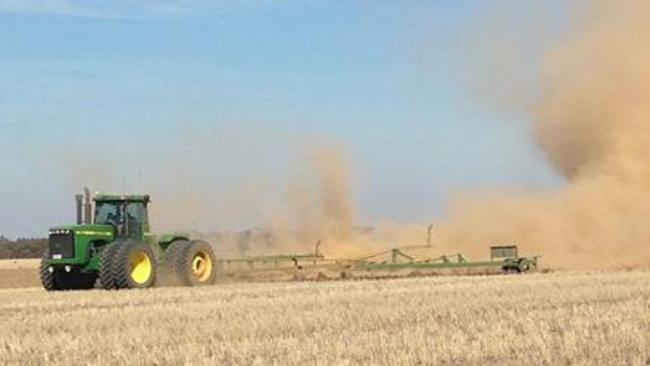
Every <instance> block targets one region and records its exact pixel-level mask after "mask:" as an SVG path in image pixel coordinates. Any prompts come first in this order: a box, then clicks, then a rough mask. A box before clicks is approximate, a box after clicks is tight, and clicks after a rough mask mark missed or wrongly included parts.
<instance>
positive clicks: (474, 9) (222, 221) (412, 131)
mask: <svg viewBox="0 0 650 366" xmlns="http://www.w3.org/2000/svg"><path fill="white" fill-rule="evenodd" d="M533 3H535V4H538V5H539V4H540V3H543V2H529V4H528V5H530V4H533ZM517 4H518V2H514V1H512V2H511V1H503V2H490V3H488V2H483V1H451V0H450V1H404V2H390V1H385V2H384V1H308V0H302V1H282V0H266V1H230V0H228V1H183V2H181V1H175V0H168V1H111V2H104V1H73V0H34V1H17V0H0V70H1V73H0V202H2V203H3V205H2V208H1V209H0V233H1V234H5V235H8V236H32V235H42V234H43V233H45V231H46V229H47V228H48V227H50V226H53V225H56V224H60V223H64V222H69V221H71V220H72V218H73V204H72V202H73V200H72V198H71V195H72V194H73V193H74V192H76V191H77V190H79V189H80V188H81V187H83V186H84V185H91V186H93V188H95V189H101V190H105V191H122V190H128V191H149V192H151V193H152V194H154V196H166V197H167V198H166V199H167V200H168V201H169V200H171V199H172V197H173V196H175V195H180V194H183V192H187V191H188V189H192V190H195V191H197V192H201V193H204V194H207V195H209V196H210V197H212V198H211V199H214V200H216V201H221V200H220V198H219V197H221V196H223V197H225V196H228V195H236V194H237V193H233V192H235V191H236V190H237V189H238V187H241V186H247V185H249V184H251V182H255V181H259V180H261V178H260V177H263V180H264V181H265V182H272V184H270V186H272V187H275V188H273V189H271V190H274V189H275V190H277V191H278V192H276V193H275V194H279V195H281V191H282V189H281V188H278V187H282V186H283V181H284V180H285V179H286V177H287V176H289V175H290V174H291V171H292V166H293V164H294V163H295V161H296V159H297V158H299V157H300V156H301V154H304V151H305V149H306V148H307V147H308V146H310V145H312V144H314V143H315V144H326V145H327V144H331V145H335V146H340V147H341V148H342V149H343V150H344V151H345V152H346V156H347V158H348V159H349V163H350V165H351V167H352V171H353V174H352V176H353V182H354V183H353V192H352V196H353V199H354V202H355V204H356V206H357V211H358V216H359V220H360V222H363V223H368V224H372V223H374V222H377V221H379V220H384V219H386V220H393V221H398V222H411V221H418V222H421V221H427V220H430V219H431V218H435V217H440V216H441V215H443V214H444V207H445V202H446V198H447V197H448V195H449V194H450V193H453V192H456V191H463V190H476V189H479V190H481V189H499V190H522V189H524V190H530V189H544V188H547V187H550V186H554V185H557V184H561V180H560V179H559V178H558V177H557V176H555V174H554V173H553V172H552V170H551V168H550V167H549V166H548V164H547V163H546V162H545V159H544V157H543V154H542V153H541V152H540V151H538V150H537V149H536V147H535V146H534V143H533V137H532V136H531V134H530V132H529V128H528V127H529V124H530V122H531V121H530V117H529V116H528V114H527V113H525V112H524V111H522V108H518V107H514V108H509V107H507V108H506V107H504V106H503V105H502V104H501V103H495V102H494V100H491V99H492V94H494V95H496V96H499V95H500V93H501V92H502V91H503V90H505V89H509V88H510V85H509V82H508V80H500V79H499V78H491V77H484V76H486V75H487V76H491V75H492V73H491V67H492V66H494V65H497V66H499V65H501V64H502V63H506V64H507V63H509V62H511V61H512V60H510V57H511V56H512V57H515V56H517V65H516V66H513V67H512V73H510V71H508V75H509V77H508V78H507V79H510V76H514V77H512V78H511V79H513V80H514V81H515V82H517V83H518V87H521V86H524V87H525V90H526V91H527V93H530V94H531V95H532V94H534V92H533V91H534V88H535V70H536V68H537V67H538V65H537V62H539V61H538V59H539V58H540V56H541V54H542V52H543V48H544V47H545V42H547V41H548V39H549V36H548V33H549V32H548V31H546V33H544V36H543V37H541V38H540V37H538V34H537V33H536V31H535V30H534V29H533V30H531V29H532V28H531V27H530V25H529V23H530V21H531V19H534V18H535V14H531V12H530V11H529V10H527V9H526V8H527V6H522V5H517ZM561 4H562V3H561V2H556V3H554V5H550V6H547V7H546V9H547V10H548V9H551V12H552V13H553V16H551V17H549V19H550V22H551V23H552V24H550V25H549V24H545V25H544V27H543V28H545V29H546V28H550V29H551V30H556V29H557V28H558V27H559V26H558V25H557V24H555V23H553V22H557V23H558V24H559V23H560V22H561V19H559V18H561V14H563V12H564V10H563V9H562V5H561ZM486 24H487V26H486ZM486 29H487V30H489V31H494V32H495V34H494V35H493V36H494V37H493V38H492V39H497V40H502V39H506V40H507V41H508V42H513V44H515V45H516V47H515V49H516V52H515V53H516V55H515V56H513V55H508V54H506V55H502V57H503V58H504V59H500V58H494V55H493V54H491V53H490V52H489V49H490V48H489V47H485V44H484V42H482V40H484V38H481V37H482V36H484V35H485V31H486ZM488 33H489V32H488ZM550 33H552V32H550ZM550 38H552V37H550ZM522 59H524V60H527V61H526V62H523V63H522V62H521V60H522ZM513 62H514V61H513ZM522 65H523V67H522ZM501 70H502V69H501ZM507 70H510V67H508V68H507ZM510 74H512V75H510ZM494 75H499V74H498V73H494ZM494 75H492V76H494ZM502 81H503V82H502ZM486 91H487V93H486ZM179 186H180V187H181V188H179ZM268 190H269V188H268V187H267V188H265V189H264V192H265V194H266V193H268V192H267V191H268ZM256 199H257V198H253V197H251V201H250V202H244V205H246V206H247V207H250V208H251V209H250V210H251V212H249V213H246V214H241V215H234V216H236V217H232V216H230V217H223V218H222V217H219V216H218V215H216V216H215V217H214V218H212V219H211V220H203V221H202V222H197V226H200V228H201V229H207V228H208V227H209V228H214V229H228V228H235V227H245V226H246V225H248V224H249V223H250V224H251V225H256V224H257V223H256V222H255V215H254V211H255V209H254V206H255V202H254V201H255V200H256ZM224 201H228V199H227V198H226V199H224ZM236 201H237V202H238V203H241V199H238V200H236ZM244 201H245V200H244ZM229 209H230V208H225V209H224V208H222V209H221V210H222V211H223V210H225V211H228V210H229ZM226 216H227V215H226Z"/></svg>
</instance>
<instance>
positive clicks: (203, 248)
mask: <svg viewBox="0 0 650 366" xmlns="http://www.w3.org/2000/svg"><path fill="white" fill-rule="evenodd" d="M164 266H165V268H166V270H167V271H168V272H170V273H169V274H170V275H171V276H173V277H175V280H176V281H175V283H177V284H180V285H181V286H206V285H212V284H214V282H215V280H216V278H217V260H216V257H215V255H214V251H213V250H212V247H211V246H210V244H208V243H206V242H204V241H201V240H194V241H185V240H180V241H176V242H174V243H172V244H171V245H170V246H169V248H167V250H166V251H165V259H164Z"/></svg>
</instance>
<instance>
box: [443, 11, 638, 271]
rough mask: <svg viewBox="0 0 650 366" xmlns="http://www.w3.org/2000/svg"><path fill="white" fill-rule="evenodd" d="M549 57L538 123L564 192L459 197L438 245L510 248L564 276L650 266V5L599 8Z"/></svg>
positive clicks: (585, 14) (579, 20)
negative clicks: (540, 259) (530, 255)
mask: <svg viewBox="0 0 650 366" xmlns="http://www.w3.org/2000/svg"><path fill="white" fill-rule="evenodd" d="M580 4H581V6H579V7H576V8H575V9H573V10H575V14H574V15H575V16H576V22H575V23H574V24H575V26H574V27H572V28H570V29H569V30H567V33H566V35H565V36H562V37H561V39H559V41H558V42H557V44H556V45H555V46H552V47H551V48H550V49H549V50H548V52H547V53H546V57H545V60H544V63H543V66H542V70H541V75H540V77H539V80H540V83H541V89H540V95H539V96H538V98H537V101H536V103H535V105H534V106H533V108H531V113H532V115H533V117H534V121H535V122H534V125H533V132H534V134H535V137H536V139H537V141H538V142H539V146H540V147H541V149H542V150H543V151H544V152H545V154H546V155H547V156H548V159H549V160H550V162H551V163H552V164H553V166H554V167H555V168H556V170H557V172H558V173H559V174H561V175H562V176H564V177H565V178H566V181H567V184H566V186H565V187H564V188H562V189H560V190H558V191H550V192H538V193H532V194H531V193H521V194H490V193H475V194H467V195H458V196H457V197H455V198H454V199H453V200H452V204H451V208H450V217H449V220H448V221H447V222H446V223H445V224H444V225H443V226H442V227H441V229H440V232H439V237H438V240H439V243H440V245H441V246H443V247H447V248H456V249H457V248H461V249H465V250H467V251H468V252H470V253H476V251H477V249H478V248H483V247H484V246H485V245H488V244H497V243H503V242H514V243H518V244H519V245H520V247H522V249H523V250H524V251H525V252H527V253H537V254H541V255H543V256H544V262H545V263H546V264H547V265H550V266H553V267H562V268H612V267H629V266H647V265H649V264H650V245H649V244H648V243H650V225H649V222H648V220H650V160H648V155H649V153H650V103H648V96H650V68H649V65H650V43H649V42H648V41H647V40H648V36H650V17H648V14H650V2H647V1H625V2H612V1H591V2H584V3H580Z"/></svg>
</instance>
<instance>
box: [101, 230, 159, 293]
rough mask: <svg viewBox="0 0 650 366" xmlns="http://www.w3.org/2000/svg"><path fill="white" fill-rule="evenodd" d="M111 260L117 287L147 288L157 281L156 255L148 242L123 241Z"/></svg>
mask: <svg viewBox="0 0 650 366" xmlns="http://www.w3.org/2000/svg"><path fill="white" fill-rule="evenodd" d="M111 262H112V263H111V270H112V272H113V276H114V281H115V288H118V289H130V288H147V287H152V286H153V285H154V284H155V282H156V267H157V262H156V257H155V256H154V254H153V251H152V250H151V248H150V247H149V245H147V244H146V243H142V242H138V241H126V242H124V243H122V244H121V245H119V246H118V247H117V249H115V253H114V254H113V259H112V261H111Z"/></svg>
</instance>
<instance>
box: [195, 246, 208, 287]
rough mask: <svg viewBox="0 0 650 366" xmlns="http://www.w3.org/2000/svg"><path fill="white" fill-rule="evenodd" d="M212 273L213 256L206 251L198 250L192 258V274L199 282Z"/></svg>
mask: <svg viewBox="0 0 650 366" xmlns="http://www.w3.org/2000/svg"><path fill="white" fill-rule="evenodd" d="M211 275H212V258H211V257H210V255H208V253H206V252H204V251H199V252H197V253H196V254H195V255H194V258H192V276H194V278H196V279H197V280H198V281H199V282H205V281H207V280H208V279H209V278H210V276H211Z"/></svg>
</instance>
